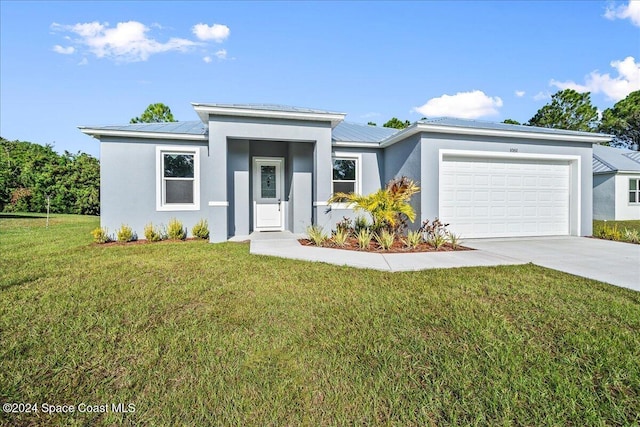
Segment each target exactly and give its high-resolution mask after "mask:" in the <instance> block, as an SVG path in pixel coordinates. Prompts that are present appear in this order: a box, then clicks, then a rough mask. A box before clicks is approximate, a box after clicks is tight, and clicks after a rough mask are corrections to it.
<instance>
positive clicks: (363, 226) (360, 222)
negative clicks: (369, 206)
mask: <svg viewBox="0 0 640 427" xmlns="http://www.w3.org/2000/svg"><path fill="white" fill-rule="evenodd" d="M368 228H369V221H368V220H367V218H366V217H365V216H362V215H358V216H357V217H356V219H355V220H354V221H353V234H358V233H359V232H360V230H367V229H368Z"/></svg>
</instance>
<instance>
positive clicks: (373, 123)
mask: <svg viewBox="0 0 640 427" xmlns="http://www.w3.org/2000/svg"><path fill="white" fill-rule="evenodd" d="M367 125H368V126H378V125H377V124H376V123H375V122H367Z"/></svg>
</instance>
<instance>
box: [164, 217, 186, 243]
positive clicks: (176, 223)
mask: <svg viewBox="0 0 640 427" xmlns="http://www.w3.org/2000/svg"><path fill="white" fill-rule="evenodd" d="M167 235H168V236H169V238H170V239H172V240H184V239H186V238H187V230H185V228H184V227H183V226H182V221H180V220H178V219H176V218H171V220H170V221H169V225H168V227H167Z"/></svg>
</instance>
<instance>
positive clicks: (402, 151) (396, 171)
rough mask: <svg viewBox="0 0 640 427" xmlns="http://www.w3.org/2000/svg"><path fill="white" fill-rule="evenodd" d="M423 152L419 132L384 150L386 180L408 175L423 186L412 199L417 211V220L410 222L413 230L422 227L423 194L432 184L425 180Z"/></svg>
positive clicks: (414, 208)
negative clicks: (426, 187)
mask: <svg viewBox="0 0 640 427" xmlns="http://www.w3.org/2000/svg"><path fill="white" fill-rule="evenodd" d="M421 153H422V137H421V136H420V135H419V134H418V135H414V136H412V137H410V138H407V139H405V140H404V141H400V142H397V143H395V144H393V145H391V146H389V147H387V148H386V149H385V150H384V171H385V174H384V182H385V183H386V182H389V181H390V180H392V179H394V178H399V177H401V176H406V177H408V178H410V179H412V180H413V181H414V182H416V183H417V184H418V185H419V186H420V188H421V191H420V192H419V193H418V194H416V195H415V196H413V198H412V199H411V206H412V207H413V210H414V211H415V213H416V219H415V221H414V222H413V223H412V224H409V228H410V229H413V230H415V229H417V228H418V227H420V224H422V220H424V215H422V195H423V193H424V191H425V190H426V189H425V188H424V187H425V186H429V185H431V183H429V182H428V181H424V176H425V175H424V171H423V167H422V154H421Z"/></svg>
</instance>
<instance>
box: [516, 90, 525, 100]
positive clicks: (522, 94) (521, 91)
mask: <svg viewBox="0 0 640 427" xmlns="http://www.w3.org/2000/svg"><path fill="white" fill-rule="evenodd" d="M515 94H516V96H517V97H518V98H522V97H523V96H524V95H525V94H526V92H525V91H523V90H517V91H515Z"/></svg>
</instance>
